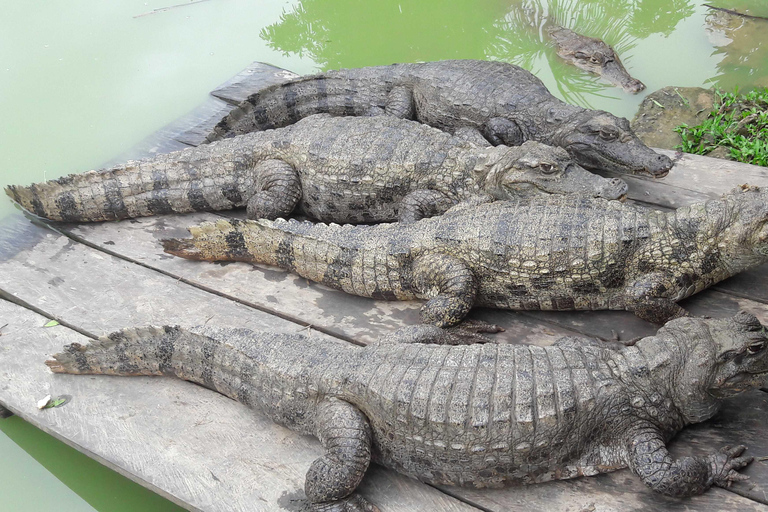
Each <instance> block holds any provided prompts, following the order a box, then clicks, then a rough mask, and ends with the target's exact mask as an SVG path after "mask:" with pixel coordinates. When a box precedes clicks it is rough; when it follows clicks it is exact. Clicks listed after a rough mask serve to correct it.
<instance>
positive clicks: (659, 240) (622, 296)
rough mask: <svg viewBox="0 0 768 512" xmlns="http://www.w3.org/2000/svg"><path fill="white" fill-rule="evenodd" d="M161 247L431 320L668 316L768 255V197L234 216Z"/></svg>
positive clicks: (544, 200) (540, 201) (745, 194)
mask: <svg viewBox="0 0 768 512" xmlns="http://www.w3.org/2000/svg"><path fill="white" fill-rule="evenodd" d="M190 232H191V233H192V238H191V239H186V240H180V239H171V240H166V241H164V245H165V250H166V252H169V253H171V254H175V255H178V256H182V257H184V258H189V259H198V260H209V261H248V262H253V263H267V264H270V265H277V266H280V267H282V268H286V269H288V270H291V271H293V272H295V273H297V274H299V275H301V276H302V277H305V278H307V279H311V280H313V281H317V282H319V283H322V284H324V285H326V286H329V287H332V288H336V289H340V290H343V291H345V292H347V293H352V294H355V295H361V296H363V297H373V298H379V299H398V300H413V299H428V302H427V303H426V304H425V305H424V307H423V308H422V312H421V313H422V320H423V321H424V322H426V323H432V324H435V325H438V326H449V325H454V324H456V323H458V322H460V321H461V319H462V318H463V317H464V315H466V313H467V312H468V311H469V309H470V308H472V306H474V305H477V306H490V307H496V308H504V309H541V310H550V311H564V310H598V309H619V310H621V309H625V310H628V311H632V312H634V313H635V314H636V315H637V316H639V317H640V318H643V319H645V320H648V321H651V322H655V323H659V324H660V323H663V322H665V321H667V320H669V319H670V318H674V317H677V316H681V315H684V314H686V312H685V310H683V308H681V307H680V306H678V305H677V302H678V301H680V300H682V299H684V298H686V297H689V296H690V295H693V294H694V293H697V292H699V291H701V290H703V289H704V288H707V287H708V286H711V285H712V284H714V283H717V282H719V281H721V280H723V279H725V278H727V277H730V276H732V275H734V274H736V273H738V272H741V271H742V270H745V269H747V268H750V267H754V266H757V265H760V264H762V263H764V262H766V261H768V193H767V192H765V191H760V190H758V189H757V188H754V187H753V188H750V187H745V188H738V189H736V190H734V191H732V192H730V193H729V194H726V195H724V196H723V198H721V199H715V200H710V201H707V202H705V203H697V204H693V205H691V206H687V207H683V208H679V209H677V210H676V211H672V212H669V213H665V212H659V211H654V210H650V209H645V208H640V207H636V206H632V205H627V204H623V203H619V202H616V201H605V200H600V199H578V198H569V197H566V196H550V197H541V198H534V199H530V200H518V201H507V202H502V201H499V202H495V203H489V204H482V205H478V206H475V207H471V208H470V207H465V206H464V205H459V206H456V207H454V208H453V209H451V210H449V211H448V212H446V213H445V214H444V215H442V216H440V217H435V218H432V219H424V220H421V221H419V222H416V223H413V224H410V225H397V224H388V225H376V226H337V225H323V224H317V225H316V224H312V223H309V222H304V223H301V222H296V221H287V222H286V221H282V220H280V221H276V222H269V221H258V222H251V221H246V222H242V221H236V220H233V221H227V220H221V221H219V222H217V223H215V224H213V223H206V224H203V225H201V226H199V227H193V228H190Z"/></svg>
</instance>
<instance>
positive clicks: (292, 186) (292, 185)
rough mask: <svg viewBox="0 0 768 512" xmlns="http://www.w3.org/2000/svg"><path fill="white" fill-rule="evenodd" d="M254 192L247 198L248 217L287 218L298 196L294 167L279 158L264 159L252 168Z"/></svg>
mask: <svg viewBox="0 0 768 512" xmlns="http://www.w3.org/2000/svg"><path fill="white" fill-rule="evenodd" d="M254 174H255V179H254V194H253V195H252V196H251V198H250V199H248V204H247V215H248V218H249V219H269V220H275V219H277V218H278V217H287V216H288V215H290V214H291V212H292V211H293V209H294V208H295V207H296V203H298V202H299V199H301V181H300V180H299V174H298V173H297V172H296V170H295V169H294V168H293V167H291V166H290V165H288V164H287V163H285V162H283V161H282V160H265V161H263V162H260V163H259V164H258V165H257V166H256V168H255V169H254Z"/></svg>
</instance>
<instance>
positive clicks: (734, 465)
mask: <svg viewBox="0 0 768 512" xmlns="http://www.w3.org/2000/svg"><path fill="white" fill-rule="evenodd" d="M746 449H747V447H746V446H744V445H738V446H734V447H730V446H724V447H723V448H721V449H720V451H719V452H718V453H713V454H712V455H710V456H709V463H710V465H711V470H712V477H713V481H712V484H713V485H716V486H718V487H725V488H728V487H730V486H731V484H733V482H742V481H744V480H749V477H748V476H747V475H742V474H741V473H739V470H741V469H744V468H745V467H746V466H747V465H748V464H749V463H751V462H752V461H753V460H755V458H754V457H749V456H746V457H742V456H741V454H742V453H744V451H745V450H746Z"/></svg>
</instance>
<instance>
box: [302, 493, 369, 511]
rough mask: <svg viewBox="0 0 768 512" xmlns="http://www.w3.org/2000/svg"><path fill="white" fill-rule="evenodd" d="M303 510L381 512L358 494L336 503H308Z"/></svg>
mask: <svg viewBox="0 0 768 512" xmlns="http://www.w3.org/2000/svg"><path fill="white" fill-rule="evenodd" d="M304 510H305V511H306V512H381V510H380V509H379V507H377V506H376V505H373V504H372V503H370V502H369V501H368V500H366V499H365V498H363V497H362V496H360V495H359V494H351V495H349V496H347V497H346V498H343V499H340V500H336V501H327V502H324V503H310V504H309V506H308V507H307V508H305V509H304Z"/></svg>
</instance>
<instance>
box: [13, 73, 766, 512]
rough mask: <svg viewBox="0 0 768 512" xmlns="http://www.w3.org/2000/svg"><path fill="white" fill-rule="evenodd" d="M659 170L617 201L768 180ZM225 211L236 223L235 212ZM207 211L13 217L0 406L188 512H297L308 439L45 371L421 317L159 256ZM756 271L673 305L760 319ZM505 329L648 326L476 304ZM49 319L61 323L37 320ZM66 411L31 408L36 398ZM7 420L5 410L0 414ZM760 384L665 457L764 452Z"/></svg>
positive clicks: (679, 199) (390, 492) (477, 498)
mask: <svg viewBox="0 0 768 512" xmlns="http://www.w3.org/2000/svg"><path fill="white" fill-rule="evenodd" d="M290 76H292V75H291V74H290V73H288V72H286V71H284V70H279V69H276V68H273V67H271V66H266V65H263V64H254V65H253V66H251V67H250V68H248V69H247V70H246V71H244V72H243V73H241V74H240V75H238V76H237V77H235V78H234V79H233V80H231V81H230V82H228V83H227V84H225V85H224V86H223V87H222V88H219V89H217V90H216V91H214V93H212V94H213V97H212V98H211V99H210V100H209V101H208V102H207V103H205V104H204V105H202V106H201V107H200V108H199V109H197V110H195V111H194V112H192V113H191V114H190V115H188V116H186V117H184V118H183V119H181V120H179V121H178V122H176V123H174V124H173V125H171V126H169V127H167V128H165V129H163V130H161V131H160V132H158V133H157V134H155V135H154V136H153V137H151V138H150V139H148V140H147V141H145V142H144V143H142V144H141V145H140V146H139V147H137V148H136V149H135V150H134V151H133V152H131V154H126V155H120V156H119V157H118V158H117V159H116V161H124V160H126V159H128V158H138V157H142V156H146V155H148V154H154V153H161V152H166V151H173V150H175V149H179V148H182V147H186V146H189V145H196V144H198V143H199V142H200V141H201V140H202V137H203V135H204V134H205V133H206V132H207V131H208V129H209V128H210V126H212V125H213V124H214V123H215V121H216V120H218V119H220V118H221V117H222V116H223V115H224V114H225V113H226V112H227V111H228V110H229V109H231V108H232V105H233V104H235V103H236V102H237V101H238V100H240V99H242V98H243V97H245V96H246V95H247V94H249V93H250V92H252V91H255V90H258V89H259V88H261V87H263V86H264V85H265V84H269V83H275V82H277V81H281V80H286V79H287V78H289V77H290ZM670 156H672V157H673V158H674V159H675V160H676V161H677V166H676V167H675V168H674V169H673V170H672V172H671V173H670V175H669V176H668V177H667V178H664V179H661V180H649V179H645V178H639V177H638V178H631V179H628V180H627V181H629V182H630V197H631V198H632V199H634V200H637V201H640V202H643V203H645V204H648V205H651V206H655V207H658V208H670V207H675V206H679V205H683V204H688V203H690V202H692V201H697V200H700V199H704V198H706V197H715V196H717V195H719V194H720V193H722V192H724V191H726V190H728V189H730V188H732V187H734V186H737V185H739V184H742V183H750V184H754V185H764V186H768V172H766V170H765V169H761V168H757V167H753V166H748V165H744V164H734V163H729V162H723V161H720V160H713V159H709V158H704V157H695V156H691V155H685V156H683V155H674V153H673V152H670ZM232 215H237V212H233V213H232ZM215 218H217V215H216V214H192V215H184V216H179V215H174V216H160V217H154V218H142V219H135V220H129V221H122V222H108V223H100V224H81V225H62V224H59V225H55V226H49V225H46V224H38V223H32V222H30V221H29V220H28V219H26V218H24V217H22V216H21V215H18V216H13V217H11V218H10V219H9V220H8V221H7V222H6V223H4V224H3V225H0V295H2V297H3V298H5V299H8V300H7V301H0V326H2V325H3V324H6V323H7V324H8V325H7V326H4V327H2V329H0V404H2V405H3V406H5V407H6V408H7V409H9V410H10V411H12V412H13V413H15V414H18V415H19V416H21V417H23V418H24V419H25V420H27V421H29V422H31V423H32V424H34V425H36V426H38V427H39V428H41V429H43V430H45V431H46V432H49V433H50V434H52V435H54V436H56V437H57V438H59V439H61V440H63V441H64V442H66V443H68V444H70V445H72V446H74V447H75V448H77V449H78V450H80V451H82V452H84V453H86V454H88V455H89V456H91V457H94V458H96V459H97V460H99V461H101V462H102V463H104V464H105V465H107V466H109V467H111V468H113V469H115V470H117V471H118V472H120V473H122V474H124V475H126V476H128V477H129V478H131V479H133V480H135V481H137V482H139V483H140V484H142V485H144V486H147V487H149V488H151V489H153V490H155V491H157V492H158V493H160V494H162V495H164V496H166V497H168V498H169V499H171V500H173V501H174V502H176V503H179V504H180V505H182V506H184V507H186V508H188V509H189V510H203V511H210V512H220V511H221V512H223V511H232V512H234V511H274V510H289V511H291V510H299V509H300V507H301V501H299V500H301V499H302V498H303V491H302V489H303V480H304V473H305V471H306V470H307V468H308V467H309V464H310V462H311V461H312V460H314V459H315V458H316V457H318V456H320V454H321V449H320V445H319V443H318V442H317V441H316V440H314V439H313V438H310V437H305V436H299V435H297V434H295V433H293V432H290V431H289V430H287V429H284V428H282V427H279V426H277V425H275V424H273V423H271V422H270V421H269V420H267V419H266V418H264V417H263V416H261V415H259V414H257V413H253V412H252V411H250V410H248V409H246V408H245V407H242V406H241V405H239V404H238V403H236V402H234V401H232V400H229V399H227V398H225V397H223V396H220V395H218V394H216V393H214V392H211V391H209V390H206V389H203V388H202V387H199V386H196V385H193V384H190V383H187V382H182V381H178V380H174V379H166V378H119V377H79V376H69V375H53V374H52V373H50V372H49V371H48V369H47V367H46V366H45V365H44V364H43V361H44V360H45V359H46V358H47V357H48V356H49V355H50V354H52V353H54V352H56V351H58V350H59V349H60V348H61V347H62V346H63V345H64V344H66V343H71V342H74V341H77V342H80V343H83V342H85V341H87V337H88V336H95V335H101V334H104V333H107V332H110V331H113V330H116V329H119V328H122V327H126V326H133V325H146V324H155V325H162V324H169V323H170V324H180V325H182V326H193V325H197V324H201V323H212V324H218V325H223V326H231V327H249V328H253V329H268V330H274V331H280V332H297V331H300V330H304V331H308V332H310V333H311V335H312V336H324V337H328V338H331V339H334V340H335V342H337V343H347V342H355V343H368V342H370V341H372V340H374V339H375V338H376V337H377V336H378V335H379V334H380V333H383V332H388V331H391V330H393V329H395V328H397V327H399V326H402V325H405V324H412V323H416V322H417V321H418V311H419V307H420V304H419V303H415V302H383V301H374V300H369V299H363V298H359V297H352V296H349V295H346V294H343V293H341V292H336V291H333V290H329V289H327V288H325V287H323V286H321V285H317V284H314V283H309V282H307V281H306V280H305V279H302V278H299V277H296V276H293V275H290V274H287V273H285V272H283V271H282V270H279V269H274V268H267V267H254V266H251V265H247V264H240V263H231V264H216V263H200V262H191V261H186V260H182V259H179V258H174V257H171V256H169V255H166V254H164V253H163V252H162V250H161V247H160V245H159V243H158V240H159V239H161V238H167V237H171V236H185V235H186V229H185V228H186V227H187V226H189V225H191V224H195V223H198V222H200V221H203V220H210V219H215ZM767 285H768V266H763V267H761V268H759V269H757V270H754V271H752V272H748V273H745V274H742V275H740V276H737V277H736V278H733V279H731V280H729V281H726V282H724V283H721V284H720V285H719V286H717V287H716V288H714V289H710V290H707V291H705V292H703V293H701V294H699V295H697V296H695V297H693V298H692V299H690V300H688V301H686V302H685V303H684V306H685V307H687V308H688V309H690V310H691V311H692V312H694V313H695V314H699V315H710V316H714V317H723V316H726V315H730V314H733V313H735V312H736V311H738V310H739V309H746V310H748V311H750V312H752V313H755V314H756V315H757V316H758V317H759V318H760V319H761V320H762V321H763V322H764V323H768V286H767ZM473 315H474V316H475V317H477V318H482V319H485V320H489V321H493V322H496V323H499V324H501V325H503V326H504V327H506V329H507V330H506V332H504V333H502V334H500V335H498V337H499V338H500V340H501V341H502V342H509V343H519V342H525V343H535V344H539V345H546V344H549V343H551V342H552V341H554V340H555V339H556V338H557V337H559V336H561V335H564V334H573V333H574V332H576V333H581V334H587V335H590V336H596V337H600V338H610V337H611V336H612V335H613V332H616V333H618V334H619V335H620V336H622V337H625V338H630V337H634V336H640V335H647V334H649V333H652V332H654V331H655V328H654V327H653V326H652V325H650V324H648V323H645V322H643V321H641V320H639V319H637V318H636V317H634V316H633V315H631V314H628V313H623V312H595V313H543V312H524V313H523V312H509V311H492V310H476V311H475V312H473ZM50 319H56V320H58V321H59V322H60V325H58V326H55V327H44V325H45V324H46V323H47V322H48V321H49V320H50ZM48 394H51V395H54V396H57V395H64V394H66V395H71V396H72V400H71V402H70V403H69V404H67V405H65V406H63V407H60V408H56V409H48V410H43V411H40V410H38V409H37V408H36V405H35V404H36V402H37V401H38V400H39V399H40V398H42V397H44V396H46V395H48ZM0 421H2V420H0ZM767 425H768V394H767V393H765V392H763V391H760V390H756V391H753V392H750V393H748V394H746V395H744V396H741V397H738V398H736V399H733V400H731V401H730V402H728V404H727V405H726V407H725V408H724V410H723V411H722V412H721V413H720V414H719V415H718V416H717V417H715V418H713V419H712V420H710V421H708V422H706V423H703V424H700V425H697V426H694V427H692V428H689V429H687V430H685V431H684V432H682V433H681V434H680V435H679V436H678V438H677V439H676V440H675V441H674V442H673V443H672V450H673V453H675V454H676V455H683V454H703V453H706V452H709V451H712V450H714V449H717V448H720V447H721V446H723V445H727V444H730V445H734V444H746V445H748V446H749V447H750V451H749V453H750V454H752V455H755V456H758V457H761V456H766V455H768V435H766V432H767V431H768V427H767ZM745 474H747V475H749V476H750V477H751V479H750V480H749V481H747V482H745V483H738V484H736V485H734V486H733V488H732V489H729V490H725V489H712V490H711V491H709V492H707V493H706V494H705V495H703V496H700V497H696V498H692V499H685V500H678V499H671V498H665V497H662V496H658V495H656V494H654V493H653V492H651V491H650V490H648V489H646V488H645V487H644V486H643V485H642V483H641V482H640V481H639V480H638V479H637V478H635V477H634V476H633V475H632V474H631V473H630V472H629V471H627V470H623V471H617V472H615V473H612V474H607V475H601V476H598V477H593V478H581V479H577V480H572V481H561V482H552V483H549V484H543V485H538V486H511V487H507V488H505V489H500V490H474V489H463V488H445V489H442V488H440V489H438V488H434V487H431V486H428V485H425V484H422V483H420V482H417V481H414V480H411V479H408V478H405V477H403V476H400V475H398V474H396V473H394V472H392V471H388V470H385V469H382V468H379V467H372V469H371V470H370V471H369V474H368V475H367V477H366V479H365V481H364V483H363V485H362V487H361V489H360V491H361V492H362V493H363V494H364V495H365V496H367V497H369V498H370V499H371V500H372V501H373V502H374V503H376V504H378V505H379V506H380V507H381V509H382V510H383V511H385V512H394V511H419V512H424V511H432V510H440V511H473V510H474V511H478V510H482V511H498V512H501V511H518V510H519V511H528V510H552V511H569V512H579V511H597V512H603V511H621V512H629V511H641V510H674V511H677V510H681V511H682V510H686V511H688V510H750V511H751V510H768V506H767V505H766V504H768V494H767V492H768V463H766V462H763V461H756V462H755V463H753V464H752V465H751V466H750V467H749V468H748V469H747V470H746V471H745Z"/></svg>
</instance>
